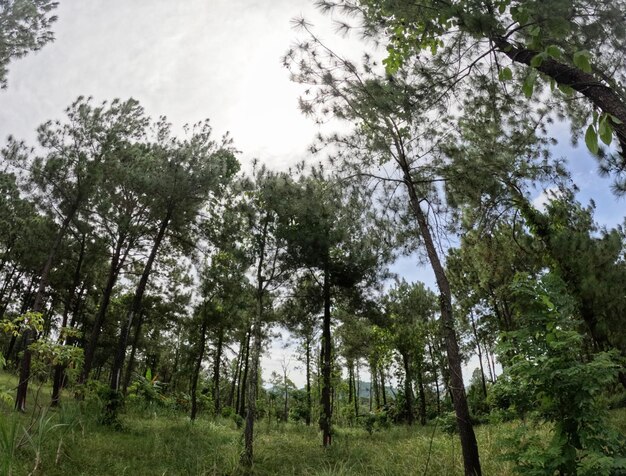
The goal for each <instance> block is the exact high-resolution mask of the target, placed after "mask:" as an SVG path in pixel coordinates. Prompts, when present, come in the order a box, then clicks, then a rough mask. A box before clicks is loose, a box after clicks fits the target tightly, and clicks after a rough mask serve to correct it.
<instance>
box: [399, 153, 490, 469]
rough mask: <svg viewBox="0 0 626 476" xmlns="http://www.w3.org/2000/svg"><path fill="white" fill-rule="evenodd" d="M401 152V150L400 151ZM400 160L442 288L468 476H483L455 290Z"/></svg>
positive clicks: (452, 383) (453, 389)
mask: <svg viewBox="0 0 626 476" xmlns="http://www.w3.org/2000/svg"><path fill="white" fill-rule="evenodd" d="M399 152H401V151H399ZM399 162H400V166H401V168H402V172H403V174H404V181H405V184H406V187H407V189H408V192H409V199H410V205H411V208H412V211H413V214H414V217H415V219H416V221H417V225H418V228H419V231H420V236H421V238H422V240H423V242H424V246H425V247H426V253H427V255H428V259H429V261H430V265H431V267H432V270H433V273H434V274H435V279H436V281H437V287H438V288H439V306H440V310H441V321H442V326H443V332H444V337H445V341H446V352H447V355H448V366H449V368H450V385H449V388H450V391H451V393H452V396H453V405H454V411H455V413H456V418H457V425H458V429H459V436H460V439H461V449H462V451H463V466H464V470H465V474H466V476H481V474H482V472H481V467H480V458H479V455H478V443H477V442H476V435H475V434H474V428H473V426H472V422H471V420H470V415H469V407H468V405H467V398H466V395H465V386H464V383H463V374H462V370H461V354H460V352H459V344H458V340H457V336H456V331H455V328H454V316H453V314H452V293H451V291H450V283H449V281H448V277H447V275H446V272H445V269H444V267H443V265H442V263H441V260H440V259H439V255H438V253H437V248H436V246H435V243H434V241H433V238H432V234H431V231H430V225H429V224H428V220H427V219H426V216H425V215H424V212H423V211H422V208H421V205H420V200H419V198H418V196H417V192H416V190H415V185H414V183H413V181H412V178H411V171H410V168H409V164H408V162H407V161H406V157H404V155H403V154H401V153H400V155H399Z"/></svg>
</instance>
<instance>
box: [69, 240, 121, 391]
mask: <svg viewBox="0 0 626 476" xmlns="http://www.w3.org/2000/svg"><path fill="white" fill-rule="evenodd" d="M124 241H125V239H123V238H121V237H118V240H117V244H116V246H115V250H114V252H113V256H112V257H111V263H110V264H109V273H108V277H107V282H106V285H105V288H104V292H103V293H102V297H101V299H100V305H99V307H98V312H97V313H96V317H95V320H94V323H93V327H92V329H91V333H90V337H89V340H88V341H87V342H86V343H85V360H84V363H83V371H82V373H81V375H80V383H85V382H86V381H87V379H88V378H89V372H91V367H92V365H93V359H94V356H95V355H96V347H97V345H98V338H99V337H100V332H101V331H102V324H103V323H104V318H105V317H106V313H107V309H108V308H109V302H110V301H111V295H112V293H113V288H114V286H115V283H116V282H117V277H118V276H119V272H120V269H121V265H122V263H123V261H124V257H125V256H123V255H122V247H123V246H124Z"/></svg>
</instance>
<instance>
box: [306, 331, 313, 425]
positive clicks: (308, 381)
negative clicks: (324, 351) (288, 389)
mask: <svg viewBox="0 0 626 476" xmlns="http://www.w3.org/2000/svg"><path fill="white" fill-rule="evenodd" d="M305 348H306V349H305V351H306V426H311V411H312V409H313V401H312V399H311V339H309V338H308V337H307V338H306V341H305Z"/></svg>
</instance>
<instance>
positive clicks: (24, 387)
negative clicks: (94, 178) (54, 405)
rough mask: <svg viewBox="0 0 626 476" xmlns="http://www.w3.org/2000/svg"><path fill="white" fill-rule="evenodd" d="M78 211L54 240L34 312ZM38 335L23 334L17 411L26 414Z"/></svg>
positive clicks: (40, 306)
mask: <svg viewBox="0 0 626 476" xmlns="http://www.w3.org/2000/svg"><path fill="white" fill-rule="evenodd" d="M77 209H78V203H75V204H74V205H73V206H72V208H71V209H70V211H69V212H68V214H67V216H66V217H65V219H64V220H63V223H62V224H61V228H59V231H58V232H57V236H56V238H55V240H54V243H53V245H52V248H50V251H49V252H48V258H47V259H46V263H45V264H44V265H43V268H42V270H41V276H40V278H39V286H38V287H37V293H36V294H35V302H34V303H33V312H35V313H41V311H42V310H43V307H44V302H45V301H44V295H45V292H46V287H47V286H48V281H49V279H50V272H51V271H52V263H53V262H54V259H55V258H56V255H57V253H58V251H59V248H60V247H61V242H62V241H63V237H64V236H65V233H66V231H67V229H68V228H69V226H70V222H71V221H72V218H73V217H74V214H75V213H76V210H77ZM35 337H36V335H35V332H34V331H33V330H32V329H29V328H28V327H27V328H26V330H25V331H24V333H23V334H22V339H23V347H24V355H23V357H22V363H21V366H20V379H19V383H18V385H17V394H16V396H15V409H16V410H18V411H20V412H24V411H26V395H27V393H28V381H29V379H30V362H31V358H32V355H31V353H30V349H29V346H30V344H31V342H32V341H33V340H34V339H35Z"/></svg>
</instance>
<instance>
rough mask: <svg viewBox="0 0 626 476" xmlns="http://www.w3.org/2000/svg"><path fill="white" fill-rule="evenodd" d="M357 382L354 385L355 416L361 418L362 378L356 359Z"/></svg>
mask: <svg viewBox="0 0 626 476" xmlns="http://www.w3.org/2000/svg"><path fill="white" fill-rule="evenodd" d="M354 367H355V369H354V370H355V374H356V381H355V383H354V387H355V389H354V390H355V391H354V416H355V418H357V419H358V418H359V403H361V378H360V376H359V359H356V361H355V363H354Z"/></svg>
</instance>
